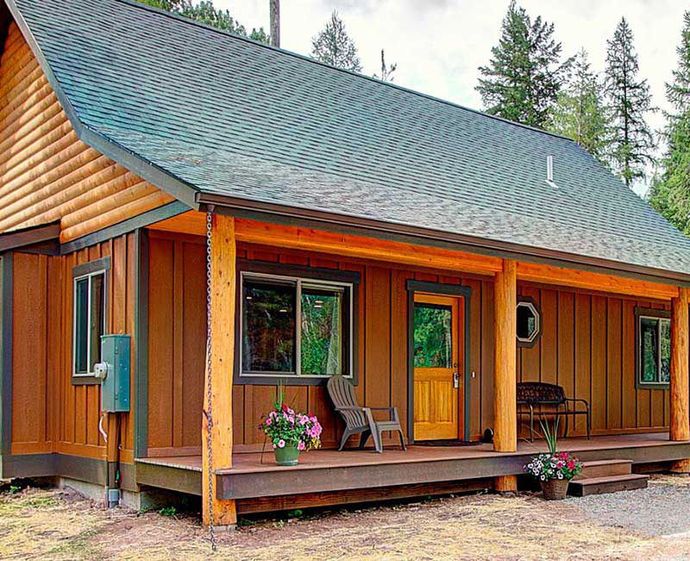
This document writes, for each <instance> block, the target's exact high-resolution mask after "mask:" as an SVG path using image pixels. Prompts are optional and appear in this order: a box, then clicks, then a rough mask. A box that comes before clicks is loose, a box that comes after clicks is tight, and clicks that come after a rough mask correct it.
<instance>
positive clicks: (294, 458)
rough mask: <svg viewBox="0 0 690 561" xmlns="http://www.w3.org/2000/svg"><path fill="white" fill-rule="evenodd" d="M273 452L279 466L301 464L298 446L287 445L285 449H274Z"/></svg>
mask: <svg viewBox="0 0 690 561" xmlns="http://www.w3.org/2000/svg"><path fill="white" fill-rule="evenodd" d="M273 452H274V453H275V456H276V464H278V465H279V466H296V465H297V464H298V463H299V450H298V449H297V444H286V445H285V446H284V447H283V448H274V449H273Z"/></svg>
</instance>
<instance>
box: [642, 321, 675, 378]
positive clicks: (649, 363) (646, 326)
mask: <svg viewBox="0 0 690 561" xmlns="http://www.w3.org/2000/svg"><path fill="white" fill-rule="evenodd" d="M638 337H639V341H638V344H639V352H640V356H639V382H640V384H642V385H644V384H668V383H669V381H670V379H671V320H669V319H668V318H659V317H648V316H640V318H639V333H638Z"/></svg>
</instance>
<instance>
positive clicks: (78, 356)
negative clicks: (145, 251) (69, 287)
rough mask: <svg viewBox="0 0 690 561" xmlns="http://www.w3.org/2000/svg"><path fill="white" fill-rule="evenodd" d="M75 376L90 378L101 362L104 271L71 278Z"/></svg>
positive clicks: (103, 331) (73, 371)
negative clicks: (72, 283)
mask: <svg viewBox="0 0 690 561" xmlns="http://www.w3.org/2000/svg"><path fill="white" fill-rule="evenodd" d="M73 322H74V326H73V327H74V328H73V336H74V345H73V370H72V373H73V375H74V376H75V377H86V376H93V372H94V365H95V364H96V363H97V362H100V360H101V335H103V334H104V333H105V270H102V269H101V270H98V271H94V272H90V273H86V274H83V275H80V276H75V277H74V319H73Z"/></svg>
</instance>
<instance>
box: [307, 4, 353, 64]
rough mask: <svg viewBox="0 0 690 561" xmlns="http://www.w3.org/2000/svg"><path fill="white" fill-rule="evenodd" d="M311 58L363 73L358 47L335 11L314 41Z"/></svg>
mask: <svg viewBox="0 0 690 561" xmlns="http://www.w3.org/2000/svg"><path fill="white" fill-rule="evenodd" d="M311 56H312V58H315V59H316V60H319V61H321V62H323V63H325V64H330V65H331V66H335V67H336V68H342V69H344V70H351V71H352V72H361V71H362V64H361V63H360V61H359V55H358V54H357V47H356V46H355V43H354V41H353V40H352V39H351V38H350V36H349V35H348V34H347V31H346V30H345V24H344V23H343V20H341V19H340V17H339V16H338V12H337V11H335V10H333V13H332V14H331V19H330V20H328V22H327V23H326V27H324V29H323V30H322V31H320V32H319V33H318V34H317V35H316V36H315V37H314V38H313V39H312V49H311Z"/></svg>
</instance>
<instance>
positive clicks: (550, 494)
mask: <svg viewBox="0 0 690 561" xmlns="http://www.w3.org/2000/svg"><path fill="white" fill-rule="evenodd" d="M569 483H570V481H568V480H567V479H549V480H548V481H542V482H541V490H542V491H543V493H544V498H545V499H546V500H547V501H561V500H563V499H565V497H566V495H567V494H568V484H569Z"/></svg>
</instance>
